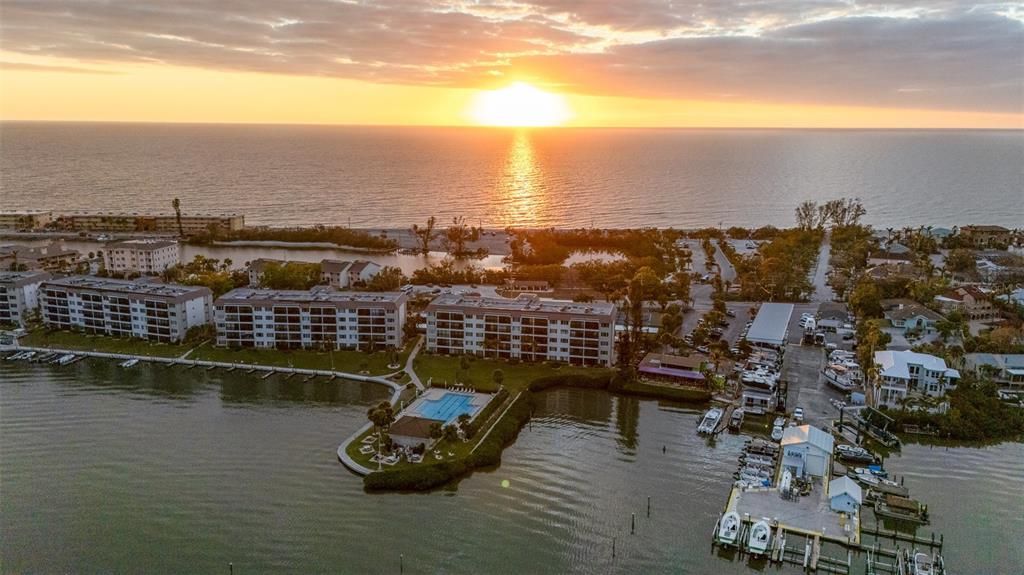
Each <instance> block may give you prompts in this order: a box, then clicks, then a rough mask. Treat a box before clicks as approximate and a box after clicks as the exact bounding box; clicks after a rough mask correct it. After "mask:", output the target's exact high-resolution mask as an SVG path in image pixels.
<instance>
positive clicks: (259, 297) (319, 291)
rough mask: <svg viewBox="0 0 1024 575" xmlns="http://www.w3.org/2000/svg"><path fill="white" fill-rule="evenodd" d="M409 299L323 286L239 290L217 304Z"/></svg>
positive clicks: (366, 301)
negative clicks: (305, 289)
mask: <svg viewBox="0 0 1024 575" xmlns="http://www.w3.org/2000/svg"><path fill="white" fill-rule="evenodd" d="M406 299H407V296H406V295H405V294H404V293H403V292H368V291H336V290H333V289H327V288H324V287H322V286H320V287H315V288H313V289H311V290H309V291H302V290H273V289H262V288H237V289H233V290H231V291H229V292H228V293H226V294H224V295H222V296H220V297H219V298H217V304H218V305H220V304H223V303H250V304H266V305H272V304H275V303H298V304H304V303H349V302H354V303H366V304H398V303H401V302H403V301H405V300H406Z"/></svg>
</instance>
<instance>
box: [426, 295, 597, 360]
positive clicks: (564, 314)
mask: <svg viewBox="0 0 1024 575" xmlns="http://www.w3.org/2000/svg"><path fill="white" fill-rule="evenodd" d="M615 315H616V309H615V305H614V304H611V303H604V302H598V303H576V302H572V301H560V300H546V299H540V298H538V297H537V296H536V295H532V294H523V295H520V296H519V297H517V298H516V299H507V298H495V297H481V296H476V295H460V294H450V295H442V296H440V297H438V298H437V299H435V300H434V301H432V302H430V305H428V306H427V311H426V316H427V350H428V351H431V352H434V353H442V354H463V353H468V354H473V355H480V356H484V357H498V358H505V359H511V358H518V359H522V360H526V361H537V360H553V361H564V362H567V363H571V364H576V365H606V366H610V365H612V364H613V363H614V362H615V329H614V326H615Z"/></svg>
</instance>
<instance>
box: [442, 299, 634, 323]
mask: <svg viewBox="0 0 1024 575" xmlns="http://www.w3.org/2000/svg"><path fill="white" fill-rule="evenodd" d="M444 306H455V307H463V308H477V309H479V310H481V311H518V312H539V313H561V314H569V315H590V316H594V317H595V318H597V317H600V318H605V319H609V320H611V319H612V318H614V317H615V310H616V308H615V304H613V303H609V302H589V303H580V302H574V301H568V300H557V299H541V298H539V297H537V296H536V295H533V294H522V295H520V296H519V297H517V298H515V299H509V298H503V297H487V296H481V295H470V294H456V293H452V294H443V295H440V296H438V297H436V298H434V301H432V302H430V305H428V306H427V310H428V311H429V310H432V309H436V308H437V307H444Z"/></svg>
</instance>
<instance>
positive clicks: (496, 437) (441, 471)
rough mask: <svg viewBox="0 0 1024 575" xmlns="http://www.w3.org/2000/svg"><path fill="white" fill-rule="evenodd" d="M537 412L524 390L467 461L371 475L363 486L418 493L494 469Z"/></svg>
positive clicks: (453, 461)
mask: <svg viewBox="0 0 1024 575" xmlns="http://www.w3.org/2000/svg"><path fill="white" fill-rule="evenodd" d="M532 413H533V397H532V394H531V393H530V392H528V391H524V392H523V393H522V394H521V395H520V396H519V398H518V399H517V400H516V401H515V402H514V403H513V404H512V405H511V406H510V407H509V409H508V411H507V412H506V413H505V416H504V417H502V418H501V419H500V420H498V422H497V423H496V424H495V425H494V427H493V428H491V432H490V434H489V435H488V436H487V438H486V439H484V440H483V441H482V442H481V443H480V444H479V445H477V447H476V451H474V452H473V453H471V454H469V456H467V457H465V458H464V459H455V460H451V461H443V462H440V463H431V464H421V465H417V466H415V467H405V468H402V469H394V470H387V471H378V472H375V473H370V474H369V475H367V476H365V477H363V486H364V487H365V488H366V489H367V490H369V491H383V490H414V491H423V490H426V489H432V488H434V487H440V486H442V485H444V484H446V483H448V482H450V481H452V480H454V479H458V478H459V477H461V476H463V475H465V474H467V473H469V472H470V471H472V470H473V469H475V468H477V467H490V466H494V465H497V464H499V463H501V452H502V450H504V448H505V446H507V445H509V444H511V443H512V442H513V441H515V439H516V437H518V436H519V430H520V429H522V428H523V426H524V425H526V422H527V421H529V419H530V415H531V414H532Z"/></svg>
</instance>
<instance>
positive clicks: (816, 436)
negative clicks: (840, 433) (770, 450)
mask: <svg viewBox="0 0 1024 575" xmlns="http://www.w3.org/2000/svg"><path fill="white" fill-rule="evenodd" d="M780 443H781V444H782V446H783V447H785V446H786V445H800V444H803V443H808V444H810V445H813V446H814V447H817V448H818V449H820V450H822V451H824V452H825V453H828V454H831V453H832V449H833V447H834V446H835V440H834V439H833V438H832V436H831V435H829V434H827V433H825V432H824V431H822V430H820V429H818V428H817V427H814V426H813V425H798V426H795V427H787V428H786V430H785V431H784V432H783V433H782V441H781V442H780Z"/></svg>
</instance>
